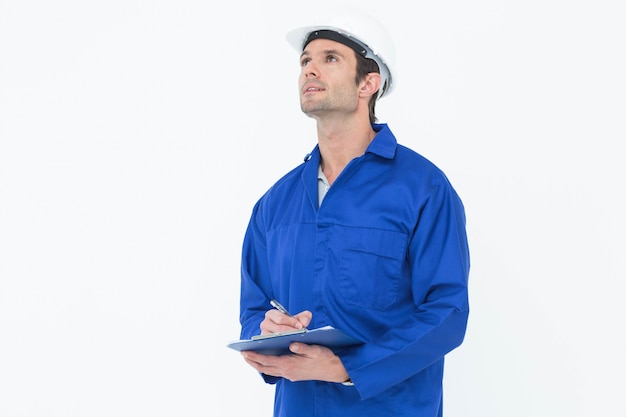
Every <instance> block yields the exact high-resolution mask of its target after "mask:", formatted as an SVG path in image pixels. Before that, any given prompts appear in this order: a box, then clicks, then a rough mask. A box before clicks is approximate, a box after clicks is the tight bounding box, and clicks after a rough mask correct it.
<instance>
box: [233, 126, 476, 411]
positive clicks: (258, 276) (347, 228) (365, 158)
mask: <svg viewBox="0 0 626 417" xmlns="http://www.w3.org/2000/svg"><path fill="white" fill-rule="evenodd" d="M373 127H374V129H375V130H376V132H377V135H376V137H375V138H374V140H373V141H372V142H371V143H370V145H369V147H368V148H367V150H366V152H365V154H363V155H362V156H360V157H357V158H355V159H353V160H352V161H351V162H350V163H349V164H348V165H347V166H346V167H345V169H344V170H343V171H342V172H341V174H340V175H339V176H338V177H337V179H336V180H335V181H334V183H333V184H332V186H331V187H330V189H329V191H328V193H327V195H326V196H325V198H324V200H323V202H322V204H321V206H318V188H317V181H318V177H317V174H318V166H319V163H320V153H319V149H318V147H315V149H314V150H313V151H312V153H311V154H309V155H308V156H307V158H306V159H305V161H304V162H303V163H302V164H301V165H299V166H298V167H296V168H295V169H293V170H292V171H291V172H289V173H287V174H286V175H285V176H284V177H283V178H281V179H280V180H279V181H277V182H276V183H275V184H274V185H273V186H272V187H271V188H270V189H269V190H268V191H267V192H266V193H265V194H264V195H263V196H262V197H261V198H260V199H259V201H258V202H257V204H256V205H255V207H254V209H253V212H252V216H251V218H250V222H249V225H248V229H247V231H246V235H245V238H244V243H243V253H242V268H241V315H240V320H241V325H242V329H241V337H242V338H244V339H245V338H251V337H252V336H253V335H257V334H259V332H260V330H259V325H260V323H261V321H262V320H263V318H264V314H265V312H266V311H267V310H268V309H269V308H271V307H270V304H269V300H270V299H271V298H275V299H277V300H280V302H281V303H282V304H283V305H284V306H285V307H287V309H288V310H289V311H291V312H300V311H302V310H310V311H312V313H313V319H312V322H311V323H310V325H309V328H316V327H322V326H325V325H331V326H333V327H335V328H338V329H341V330H343V331H344V332H345V333H348V334H350V335H352V336H354V337H356V338H357V339H360V340H362V341H364V342H365V343H364V344H362V345H359V346H357V347H351V348H346V349H344V350H341V351H339V352H337V354H338V356H339V357H340V358H341V361H342V363H343V364H344V366H345V368H346V370H347V371H348V374H349V375H350V378H351V380H352V381H353V382H354V386H344V385H342V384H338V383H329V382H322V381H303V382H291V381H288V380H286V379H283V378H277V377H272V376H268V375H262V376H263V378H264V379H265V381H266V382H268V383H271V384H276V393H275V407H274V415H275V416H277V417H278V416H287V417H309V416H310V417H313V416H316V417H322V416H324V417H335V416H337V417H339V416H341V417H351V416H355V417H364V416H376V417H379V416H411V417H426V416H428V417H436V416H441V415H442V379H443V366H444V355H445V354H447V353H448V352H450V351H451V350H452V349H454V348H456V347H457V346H459V345H460V344H461V343H462V341H463V338H464V336H465V331H466V325H467V319H468V313H469V305H468V285H467V284H468V275H469V267H470V261H469V250H468V243H467V236H466V230H465V212H464V208H463V204H462V202H461V200H460V198H459V197H458V195H457V193H456V192H455V190H454V189H453V187H452V186H451V184H450V182H449V181H448V179H447V177H446V176H445V175H444V173H443V172H442V171H441V170H440V169H439V168H437V167H436V166H435V165H434V164H433V163H431V162H430V161H428V160H427V159H425V158H424V157H422V156H421V155H419V154H418V153H416V152H415V151H413V150H411V149H409V148H407V147H404V146H402V145H399V144H398V143H397V141H396V138H395V137H394V135H393V134H392V132H391V130H390V129H389V127H388V126H387V125H386V124H375V125H373Z"/></svg>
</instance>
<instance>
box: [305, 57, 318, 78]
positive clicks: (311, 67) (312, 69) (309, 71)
mask: <svg viewBox="0 0 626 417" xmlns="http://www.w3.org/2000/svg"><path fill="white" fill-rule="evenodd" d="M302 72H303V73H304V77H305V78H309V76H310V77H317V76H318V74H319V71H318V69H317V66H316V65H315V64H313V61H310V62H309V63H308V64H307V65H306V66H305V67H304V69H303V71H302Z"/></svg>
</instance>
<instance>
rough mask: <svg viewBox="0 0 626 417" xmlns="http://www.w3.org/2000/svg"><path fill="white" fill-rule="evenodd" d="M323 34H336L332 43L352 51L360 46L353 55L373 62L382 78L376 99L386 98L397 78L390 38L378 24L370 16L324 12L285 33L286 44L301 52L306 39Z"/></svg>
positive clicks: (350, 11) (361, 13) (351, 11)
mask: <svg viewBox="0 0 626 417" xmlns="http://www.w3.org/2000/svg"><path fill="white" fill-rule="evenodd" d="M327 31H330V32H334V33H337V34H339V35H340V38H343V39H342V40H340V39H333V40H337V41H339V42H342V43H345V44H346V45H348V46H350V47H352V49H355V50H356V48H355V47H358V48H359V49H360V48H361V47H362V48H363V49H361V50H357V52H359V53H360V54H361V55H363V56H364V57H365V58H370V59H373V60H374V61H376V63H377V64H378V67H379V68H380V75H381V78H382V82H381V88H380V90H379V92H378V99H380V98H381V97H382V96H383V95H385V96H387V95H389V93H390V92H391V90H392V89H393V87H394V84H395V82H396V78H397V75H396V68H395V64H396V62H395V59H396V56H395V49H394V46H393V41H392V39H391V35H390V34H389V32H388V31H387V30H386V29H385V28H384V27H383V26H382V24H381V23H380V22H379V21H378V20H376V19H375V18H374V17H372V16H370V15H368V14H365V13H363V12H360V11H358V10H355V9H350V10H345V11H344V10H341V11H337V12H331V13H328V12H327V14H326V16H325V17H323V18H321V19H320V18H318V19H316V20H315V21H314V22H312V23H311V24H307V25H306V26H303V27H300V28H298V29H294V30H291V31H290V32H288V33H287V41H288V42H289V43H290V44H291V45H292V46H293V47H294V48H295V49H296V50H297V51H298V52H302V50H303V49H304V47H305V46H306V44H307V43H308V41H309V40H310V39H309V38H310V37H313V38H315V37H324V38H329V37H328V36H327V34H328V32H327ZM320 32H321V33H322V34H320ZM324 33H326V34H324ZM331 39H332V38H331ZM346 40H347V42H344V41H346Z"/></svg>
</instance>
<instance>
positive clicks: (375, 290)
mask: <svg viewBox="0 0 626 417" xmlns="http://www.w3.org/2000/svg"><path fill="white" fill-rule="evenodd" d="M407 240H408V239H407V236H406V235H405V234H403V233H401V232H396V231H391V230H382V229H369V228H364V227H345V228H344V229H343V233H342V239H341V245H342V246H341V249H340V258H339V260H340V261H339V292H340V294H341V296H342V297H343V299H344V300H345V302H346V303H348V304H351V305H354V306H357V307H363V308H368V309H377V310H384V309H386V308H388V307H389V306H391V305H393V304H394V302H396V300H397V299H398V292H399V291H400V290H401V284H402V283H401V279H402V264H403V261H404V258H405V254H406V246H407Z"/></svg>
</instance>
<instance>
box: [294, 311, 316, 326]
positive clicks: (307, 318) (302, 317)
mask: <svg viewBox="0 0 626 417" xmlns="http://www.w3.org/2000/svg"><path fill="white" fill-rule="evenodd" d="M294 317H295V318H297V319H298V321H299V322H300V323H302V326H303V327H307V326H308V325H309V324H311V319H312V318H313V313H311V312H310V311H308V310H304V311H302V312H300V313H298V314H296V315H295V316H294Z"/></svg>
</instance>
